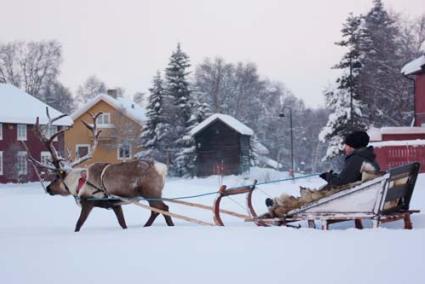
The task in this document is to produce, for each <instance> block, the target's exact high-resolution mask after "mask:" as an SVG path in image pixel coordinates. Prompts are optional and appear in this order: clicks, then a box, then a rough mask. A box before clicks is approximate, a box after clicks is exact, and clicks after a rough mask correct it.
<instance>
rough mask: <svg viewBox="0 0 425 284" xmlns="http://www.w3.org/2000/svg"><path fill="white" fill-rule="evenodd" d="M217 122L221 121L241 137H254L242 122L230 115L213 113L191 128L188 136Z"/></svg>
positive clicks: (252, 132)
mask: <svg viewBox="0 0 425 284" xmlns="http://www.w3.org/2000/svg"><path fill="white" fill-rule="evenodd" d="M217 120H220V121H222V122H223V123H224V124H226V125H227V126H229V127H230V128H233V129H234V130H236V131H237V132H239V133H240V134H242V135H248V136H252V135H254V131H252V129H251V128H249V127H248V126H246V125H245V124H243V123H242V122H240V121H239V120H237V119H236V118H234V117H232V116H230V115H227V114H221V113H215V114H213V115H211V116H210V117H208V118H207V119H205V120H204V121H202V122H201V123H199V124H198V125H197V126H196V127H195V128H193V129H192V130H191V131H190V134H191V135H192V136H193V135H195V134H197V133H198V132H200V131H201V130H202V129H204V128H205V127H207V126H208V125H210V124H212V123H213V122H215V121H217Z"/></svg>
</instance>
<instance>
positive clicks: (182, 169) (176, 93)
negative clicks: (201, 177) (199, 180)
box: [165, 44, 196, 176]
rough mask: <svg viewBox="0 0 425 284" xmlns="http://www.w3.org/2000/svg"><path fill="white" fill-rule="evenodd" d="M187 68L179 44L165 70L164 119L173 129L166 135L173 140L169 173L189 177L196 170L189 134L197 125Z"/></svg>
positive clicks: (187, 64) (193, 145)
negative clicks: (165, 111) (165, 117)
mask: <svg viewBox="0 0 425 284" xmlns="http://www.w3.org/2000/svg"><path fill="white" fill-rule="evenodd" d="M189 67H190V63H189V57H188V56H187V54H186V53H185V52H183V51H182V50H181V47H180V44H178V45H177V49H176V50H175V51H174V52H173V53H172V55H171V57H170V62H169V63H168V67H167V68H166V71H165V80H166V90H165V92H166V95H167V97H168V102H169V105H168V109H167V113H168V115H167V118H168V122H169V124H170V125H172V126H173V129H172V130H173V131H168V132H167V138H168V139H170V140H171V141H173V144H172V146H171V149H170V151H169V153H170V156H171V161H172V162H171V165H170V174H172V175H178V176H192V175H193V174H194V168H195V150H196V149H195V143H194V140H193V138H192V137H191V136H190V134H189V132H190V130H191V129H192V128H193V127H194V124H196V119H195V117H194V116H193V102H192V98H191V91H190V89H189V82H188V79H187V76H188V75H189V71H188V70H187V69H188V68H189Z"/></svg>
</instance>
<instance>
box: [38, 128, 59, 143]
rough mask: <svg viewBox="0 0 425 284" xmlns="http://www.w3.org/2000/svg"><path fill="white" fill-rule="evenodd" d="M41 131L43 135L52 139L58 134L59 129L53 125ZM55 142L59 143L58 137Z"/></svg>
mask: <svg viewBox="0 0 425 284" xmlns="http://www.w3.org/2000/svg"><path fill="white" fill-rule="evenodd" d="M41 129H42V131H43V133H45V135H46V137H52V136H53V135H54V134H55V133H56V132H58V127H57V126H56V125H52V126H51V127H49V126H48V125H43V126H42V128H41ZM53 141H55V142H57V141H58V136H56V137H55V139H53Z"/></svg>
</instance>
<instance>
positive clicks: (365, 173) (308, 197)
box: [262, 131, 380, 218]
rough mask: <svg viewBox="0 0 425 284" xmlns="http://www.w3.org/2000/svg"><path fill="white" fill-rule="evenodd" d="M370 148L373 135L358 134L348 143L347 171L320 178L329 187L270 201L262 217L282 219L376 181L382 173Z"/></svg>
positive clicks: (346, 153) (325, 174)
mask: <svg viewBox="0 0 425 284" xmlns="http://www.w3.org/2000/svg"><path fill="white" fill-rule="evenodd" d="M368 144H369V135H368V134H367V133H366V132H364V131H354V132H352V133H350V134H348V135H347V136H346V137H345V139H344V149H343V151H344V155H345V161H344V167H343V169H342V171H341V172H340V173H339V174H336V173H334V172H333V171H329V172H325V173H322V174H321V175H320V177H321V178H322V179H324V180H325V181H326V182H327V184H326V185H325V186H323V187H322V188H320V189H318V190H312V189H307V188H301V189H300V194H301V196H300V197H294V196H289V195H288V194H285V193H283V194H282V195H280V196H279V197H276V198H274V199H271V198H267V199H266V205H267V207H268V211H269V212H268V213H266V214H264V215H263V216H262V217H265V218H273V217H282V216H284V215H285V214H286V213H288V212H289V211H291V210H292V209H295V208H299V207H301V206H303V205H305V204H307V203H309V202H312V201H315V200H318V199H320V198H322V197H325V196H329V195H331V194H334V193H336V192H338V191H341V190H344V189H347V188H350V187H352V186H353V183H356V182H363V181H366V180H369V179H372V178H374V177H376V176H377V175H378V173H379V171H380V169H379V165H378V163H377V162H376V160H375V157H376V156H375V153H374V151H373V147H372V146H369V147H367V145H368Z"/></svg>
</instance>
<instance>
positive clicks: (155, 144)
mask: <svg viewBox="0 0 425 284" xmlns="http://www.w3.org/2000/svg"><path fill="white" fill-rule="evenodd" d="M149 92H150V96H149V100H148V105H147V106H146V116H147V121H146V125H145V127H144V129H143V132H142V134H141V148H142V149H143V150H142V151H141V152H140V156H141V157H150V158H153V159H155V160H157V161H160V162H163V163H167V153H166V151H165V150H164V149H165V146H166V143H168V141H165V136H166V133H167V129H169V128H170V126H169V125H168V124H167V123H166V122H165V121H164V119H163V113H164V87H163V81H162V79H161V74H160V72H157V74H156V76H155V77H154V78H153V86H152V88H150V89H149Z"/></svg>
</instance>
